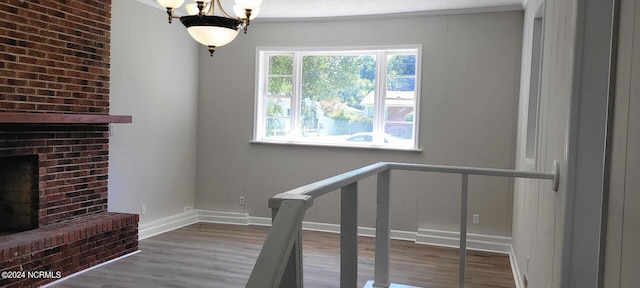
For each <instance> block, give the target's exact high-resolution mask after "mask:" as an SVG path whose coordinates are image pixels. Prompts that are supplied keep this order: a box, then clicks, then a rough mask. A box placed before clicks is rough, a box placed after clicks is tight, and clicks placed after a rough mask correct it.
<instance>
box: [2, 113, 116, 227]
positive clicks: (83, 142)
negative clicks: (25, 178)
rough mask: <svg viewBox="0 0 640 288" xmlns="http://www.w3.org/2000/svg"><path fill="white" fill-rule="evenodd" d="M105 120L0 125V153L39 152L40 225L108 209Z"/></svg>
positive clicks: (30, 153)
mask: <svg viewBox="0 0 640 288" xmlns="http://www.w3.org/2000/svg"><path fill="white" fill-rule="evenodd" d="M108 137H109V132H108V126H106V125H24V124H20V125H8V124H4V125H0V157H1V156H12V155H39V179H38V180H39V183H38V192H39V198H40V201H39V203H40V205H39V213H38V214H39V221H38V223H39V226H40V227H42V226H45V225H48V224H52V223H55V222H59V221H63V220H69V219H72V218H74V217H77V216H81V215H85V214H93V213H98V212H104V211H107V190H108V188H107V182H108V181H107V179H108V167H109V162H108V153H109V138H108Z"/></svg>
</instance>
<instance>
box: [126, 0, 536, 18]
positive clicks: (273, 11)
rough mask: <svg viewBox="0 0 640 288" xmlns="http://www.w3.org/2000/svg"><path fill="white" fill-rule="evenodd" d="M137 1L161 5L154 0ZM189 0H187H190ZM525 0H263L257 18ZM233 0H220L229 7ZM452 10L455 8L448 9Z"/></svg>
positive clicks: (514, 4) (507, 6)
mask: <svg viewBox="0 0 640 288" xmlns="http://www.w3.org/2000/svg"><path fill="white" fill-rule="evenodd" d="M138 1H139V2H142V3H145V4H148V5H151V6H154V7H157V8H162V7H161V6H160V5H159V4H158V3H157V2H156V1H155V0H138ZM190 1H191V0H186V1H185V3H189V2H190ZM526 1H527V0H263V2H262V6H261V8H260V10H261V11H260V14H259V15H258V19H283V18H284V19H287V18H324V17H358V16H371V15H388V14H398V13H445V12H446V13H451V12H455V11H459V12H482V11H504V10H516V9H522V7H523V5H524V3H526ZM233 2H234V1H232V0H221V3H222V6H223V7H224V8H225V10H227V11H229V12H230V11H232V10H233V9H232V7H233ZM451 10H454V11H451Z"/></svg>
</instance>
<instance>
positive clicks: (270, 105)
mask: <svg viewBox="0 0 640 288" xmlns="http://www.w3.org/2000/svg"><path fill="white" fill-rule="evenodd" d="M265 114H266V116H267V118H266V121H265V125H266V127H265V135H264V136H265V137H273V136H287V135H289V133H290V132H291V129H290V126H291V119H290V116H291V99H288V98H268V99H267V107H266V113H265Z"/></svg>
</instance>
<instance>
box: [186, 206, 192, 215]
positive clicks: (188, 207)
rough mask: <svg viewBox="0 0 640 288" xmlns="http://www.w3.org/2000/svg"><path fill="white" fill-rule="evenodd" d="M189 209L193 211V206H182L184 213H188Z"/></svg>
mask: <svg viewBox="0 0 640 288" xmlns="http://www.w3.org/2000/svg"><path fill="white" fill-rule="evenodd" d="M191 211H193V206H187V207H184V213H189V212H191Z"/></svg>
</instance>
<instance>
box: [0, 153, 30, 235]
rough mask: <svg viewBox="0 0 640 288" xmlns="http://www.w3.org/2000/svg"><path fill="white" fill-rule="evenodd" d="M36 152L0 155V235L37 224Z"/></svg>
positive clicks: (28, 228)
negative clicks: (31, 153) (21, 154)
mask: <svg viewBox="0 0 640 288" xmlns="http://www.w3.org/2000/svg"><path fill="white" fill-rule="evenodd" d="M38 202H39V195H38V156H37V155H27V156H9V157H0V219H2V221H0V236H4V235H8V234H13V233H17V232H22V231H27V230H31V229H36V228H38V206H39V204H38Z"/></svg>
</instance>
